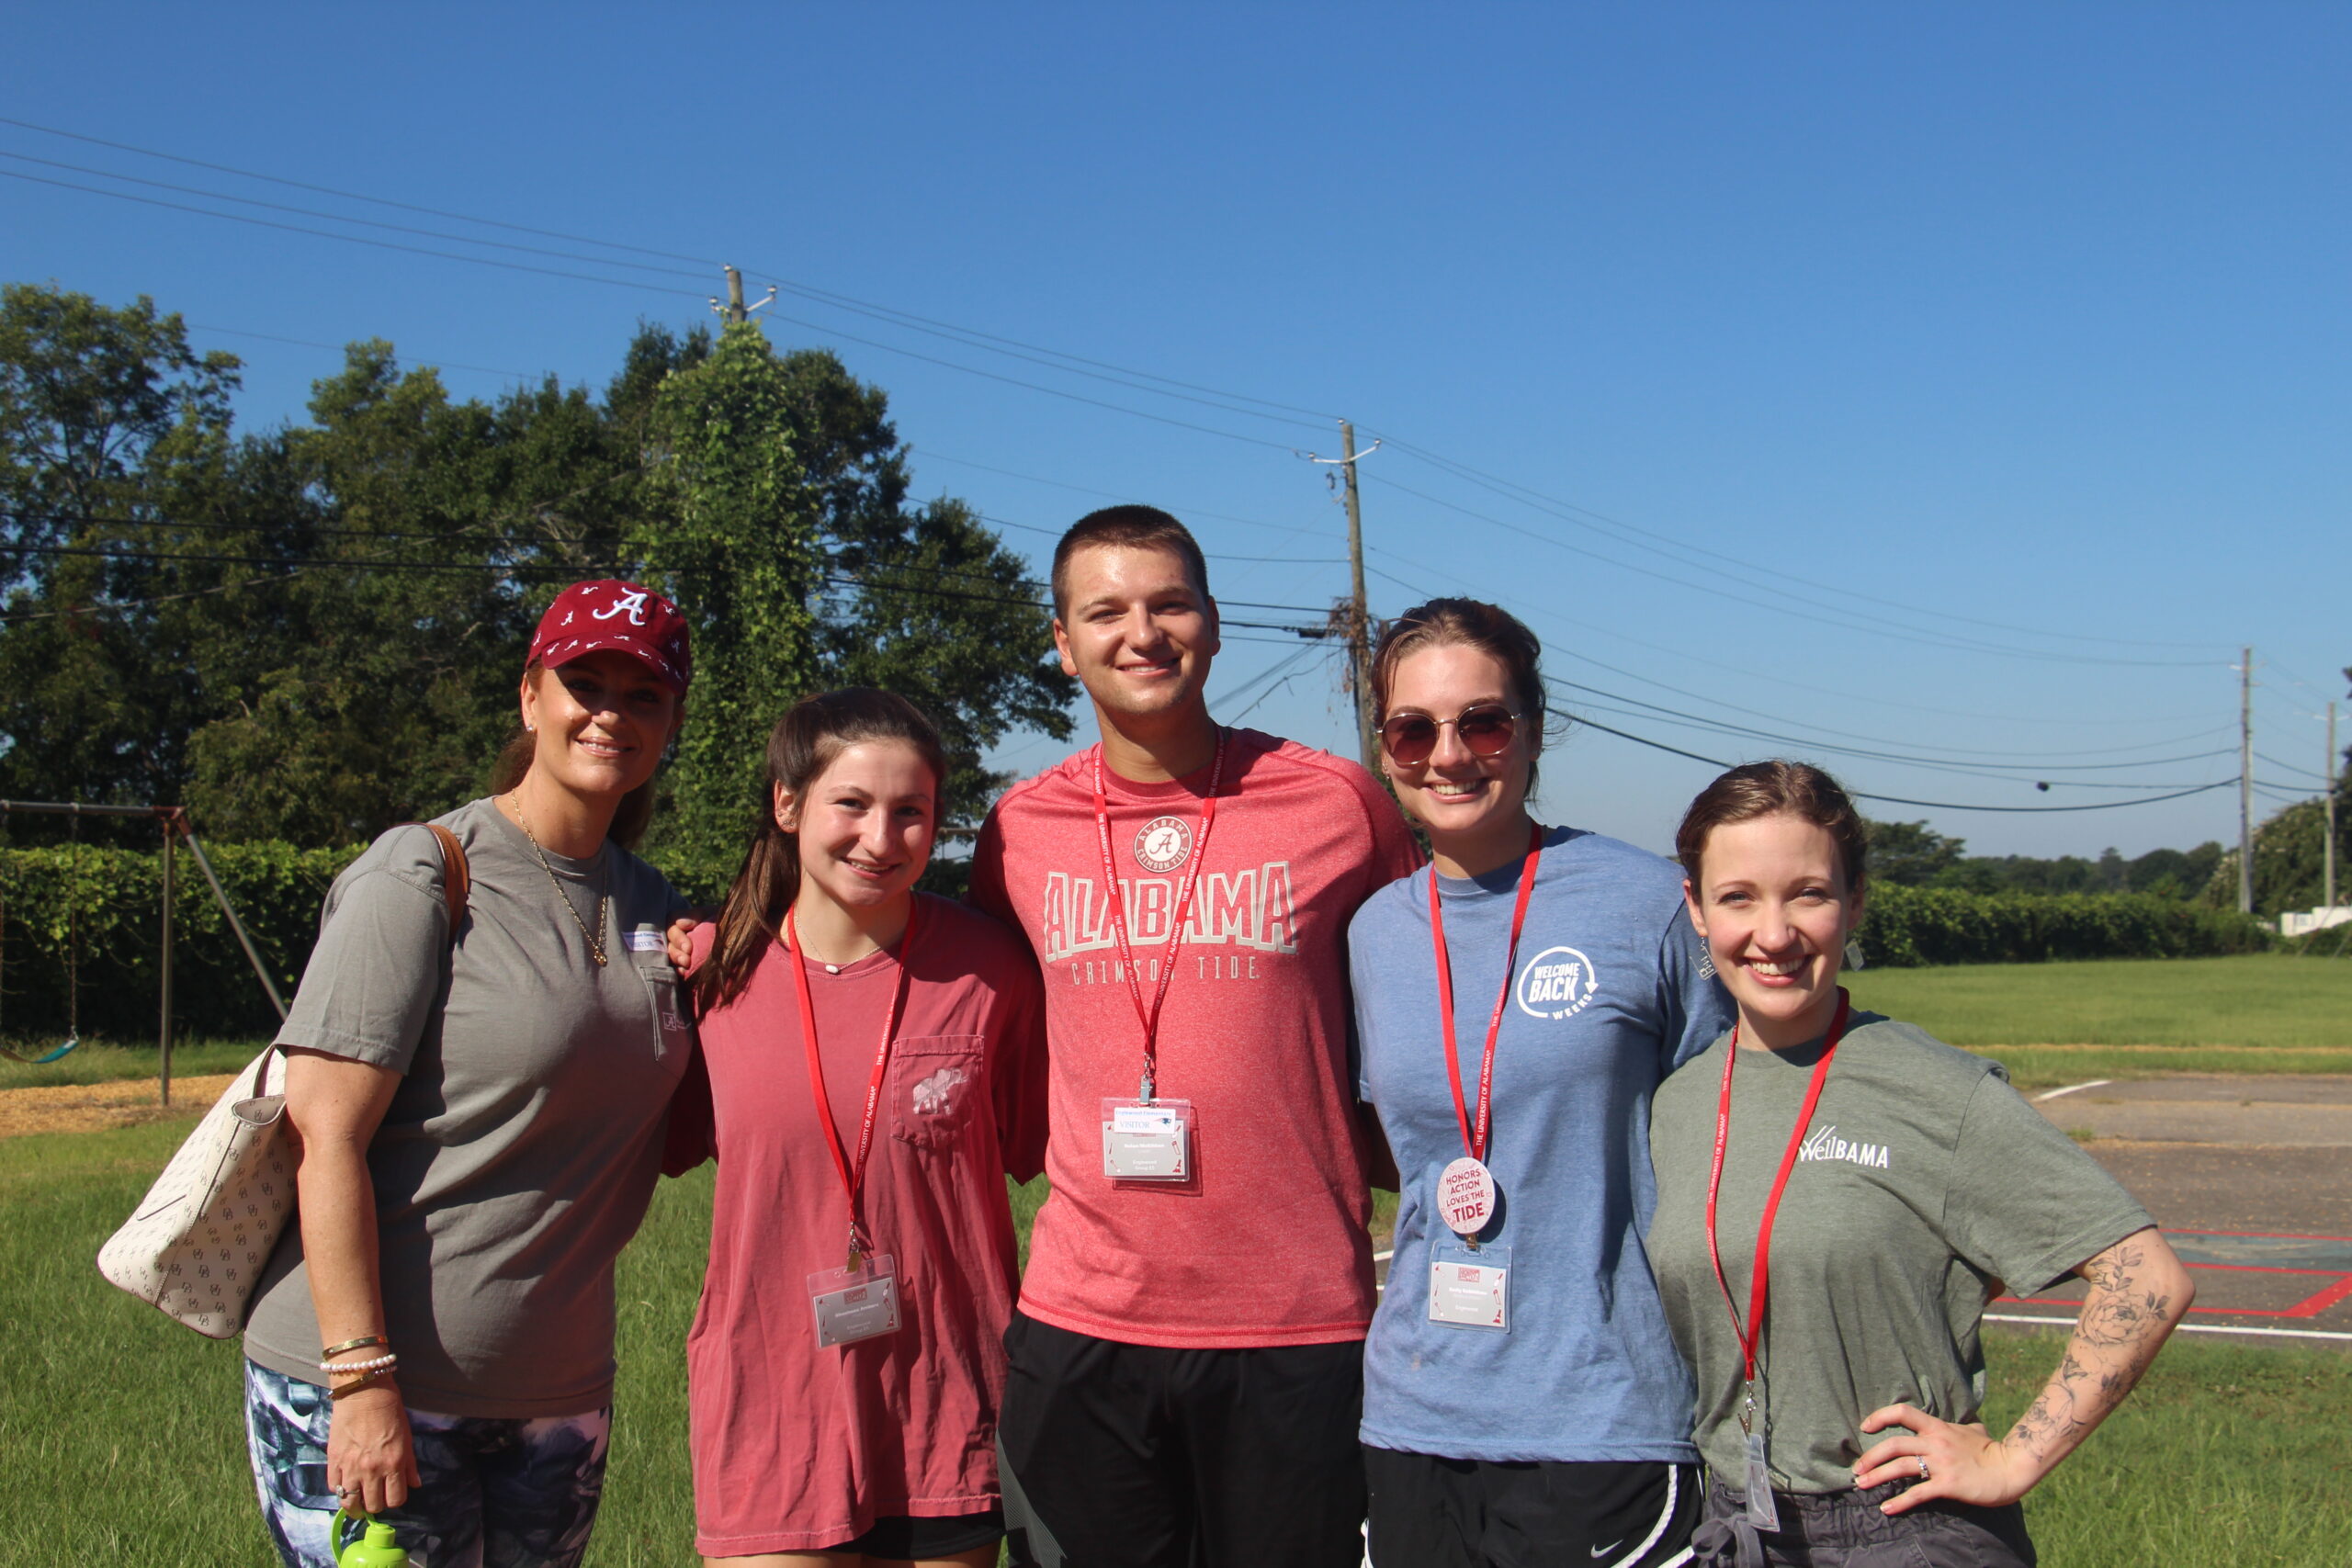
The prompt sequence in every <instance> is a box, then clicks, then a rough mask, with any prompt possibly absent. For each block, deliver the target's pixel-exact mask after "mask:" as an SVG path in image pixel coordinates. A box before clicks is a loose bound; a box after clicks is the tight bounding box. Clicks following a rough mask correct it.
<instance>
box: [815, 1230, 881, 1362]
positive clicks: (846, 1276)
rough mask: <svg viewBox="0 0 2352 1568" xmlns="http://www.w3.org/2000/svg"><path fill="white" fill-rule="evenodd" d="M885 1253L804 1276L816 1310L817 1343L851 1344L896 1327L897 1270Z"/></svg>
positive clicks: (829, 1345)
mask: <svg viewBox="0 0 2352 1568" xmlns="http://www.w3.org/2000/svg"><path fill="white" fill-rule="evenodd" d="M892 1261H893V1260H892V1259H891V1258H890V1256H889V1254H888V1253H883V1254H880V1255H878V1256H871V1257H866V1258H860V1259H858V1261H857V1262H855V1263H854V1264H852V1265H851V1266H850V1267H848V1268H846V1269H821V1270H820V1271H819V1272H817V1273H814V1274H811V1275H809V1306H810V1307H811V1308H813V1309H814V1310H815V1312H816V1314H817V1346H818V1348H820V1349H831V1348H832V1347H833V1346H836V1345H854V1344H855V1343H857V1342H858V1341H859V1340H861V1339H872V1338H875V1337H878V1336H880V1335H884V1334H895V1333H897V1332H898V1329H899V1281H898V1278H897V1275H898V1270H897V1269H895V1268H894V1267H892Z"/></svg>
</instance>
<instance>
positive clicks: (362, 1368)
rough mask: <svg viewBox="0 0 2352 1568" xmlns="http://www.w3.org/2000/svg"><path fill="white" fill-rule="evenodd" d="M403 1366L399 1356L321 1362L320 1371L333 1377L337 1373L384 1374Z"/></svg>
mask: <svg viewBox="0 0 2352 1568" xmlns="http://www.w3.org/2000/svg"><path fill="white" fill-rule="evenodd" d="M400 1364H401V1359H400V1358H399V1357H398V1356H392V1355H385V1356H377V1357H375V1358H373V1359H368V1360H365V1361H321V1362H320V1363H319V1371H322V1372H325V1373H327V1374H328V1375H330V1376H333V1375H334V1373H336V1372H383V1371H390V1370H391V1369H392V1368H394V1367H397V1366H399V1365H400Z"/></svg>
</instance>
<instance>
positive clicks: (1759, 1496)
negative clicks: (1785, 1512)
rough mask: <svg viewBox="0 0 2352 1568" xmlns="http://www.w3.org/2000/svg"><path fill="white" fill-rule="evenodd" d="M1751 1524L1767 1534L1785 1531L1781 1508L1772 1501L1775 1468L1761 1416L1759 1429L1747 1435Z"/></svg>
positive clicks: (1758, 1420)
mask: <svg viewBox="0 0 2352 1568" xmlns="http://www.w3.org/2000/svg"><path fill="white" fill-rule="evenodd" d="M1747 1522H1748V1523H1749V1524H1751V1525H1754V1526H1755V1527H1756V1528H1757V1529H1759V1530H1762V1531H1764V1532H1766V1533H1767V1534H1773V1533H1777V1532H1778V1531H1779V1529H1780V1528H1781V1508H1780V1505H1779V1504H1777V1503H1776V1502H1774V1501H1773V1500H1772V1467H1771V1465H1770V1462H1769V1461H1767V1459H1766V1457H1765V1451H1764V1424H1763V1416H1762V1413H1761V1412H1760V1411H1759V1412H1758V1417H1757V1423H1756V1427H1755V1429H1754V1430H1753V1431H1751V1432H1749V1433H1748V1434H1747Z"/></svg>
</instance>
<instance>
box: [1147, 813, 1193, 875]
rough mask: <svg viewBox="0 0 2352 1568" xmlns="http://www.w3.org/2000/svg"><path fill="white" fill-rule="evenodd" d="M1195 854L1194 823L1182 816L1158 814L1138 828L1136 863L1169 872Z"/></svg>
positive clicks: (1151, 870) (1150, 868)
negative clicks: (1159, 815)
mask: <svg viewBox="0 0 2352 1568" xmlns="http://www.w3.org/2000/svg"><path fill="white" fill-rule="evenodd" d="M1192 858H1193V829H1192V825H1191V824H1190V823H1188V822H1186V821H1185V820H1184V819H1183V818H1181V817H1155V818H1152V819H1151V820H1150V821H1148V822H1147V823H1145V824H1144V825H1143V826H1142V827H1141V828H1139V829H1136V864H1138V865H1140V866H1142V867H1143V868H1144V870H1146V871H1148V872H1154V873H1157V874H1161V875H1165V874H1168V873H1169V872H1171V871H1174V870H1175V869H1176V868H1177V867H1178V866H1181V865H1182V864H1183V863H1185V862H1186V861H1188V860H1190V859H1192Z"/></svg>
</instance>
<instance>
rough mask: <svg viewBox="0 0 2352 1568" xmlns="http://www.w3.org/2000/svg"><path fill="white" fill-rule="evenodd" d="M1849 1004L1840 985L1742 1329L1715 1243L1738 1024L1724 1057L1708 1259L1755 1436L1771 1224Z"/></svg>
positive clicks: (1768, 1214)
mask: <svg viewBox="0 0 2352 1568" xmlns="http://www.w3.org/2000/svg"><path fill="white" fill-rule="evenodd" d="M1849 1005H1850V1003H1849V998H1848V997H1847V995H1846V987H1843V986H1840V987H1838V1012H1837V1016H1836V1017H1835V1018H1833V1019H1831V1020H1830V1023H1829V1037H1828V1039H1827V1040H1826V1042H1825V1043H1823V1045H1822V1048H1821V1060H1819V1061H1818V1062H1815V1064H1814V1065H1813V1077H1812V1080H1811V1081H1810V1082H1809V1083H1808V1084H1806V1086H1805V1091H1804V1109H1803V1110H1801V1111H1798V1112H1797V1124H1796V1129H1795V1130H1794V1131H1793V1132H1792V1133H1791V1134H1789V1146H1788V1148H1787V1150H1786V1151H1785V1152H1784V1153H1783V1154H1782V1155H1781V1169H1780V1172H1779V1174H1778V1175H1776V1176H1774V1177H1773V1178H1772V1190H1771V1193H1770V1195H1769V1196H1768V1197H1766V1199H1765V1200H1764V1216H1763V1218H1762V1219H1761V1220H1760V1221H1759V1222H1758V1224H1757V1227H1756V1263H1755V1271H1754V1273H1753V1275H1752V1276H1751V1277H1750V1279H1749V1281H1748V1292H1747V1324H1746V1325H1744V1326H1743V1325H1741V1323H1740V1319H1739V1307H1738V1305H1737V1304H1736V1303H1734V1302H1733V1300H1732V1295H1731V1282H1730V1281H1729V1280H1726V1279H1725V1278H1724V1258H1723V1253H1722V1251H1721V1249H1719V1248H1718V1247H1716V1245H1715V1196H1716V1194H1717V1193H1718V1192H1719V1191H1720V1190H1722V1188H1723V1182H1724V1150H1725V1149H1726V1148H1728V1147H1729V1146H1730V1145H1731V1073H1732V1067H1733V1065H1734V1064H1735V1063H1736V1062H1737V1061H1738V1059H1739V1051H1740V1044H1739V1026H1738V1025H1736V1024H1734V1025H1733V1026H1732V1032H1731V1048H1730V1049H1729V1050H1728V1051H1727V1052H1725V1053H1724V1087H1723V1093H1722V1095H1721V1096H1720V1097H1719V1098H1718V1099H1717V1100H1716V1102H1715V1157H1714V1165H1713V1168H1711V1169H1710V1170H1709V1171H1708V1173H1707V1256H1708V1258H1710V1259H1712V1260H1713V1263H1714V1266H1715V1283H1716V1285H1717V1286H1718V1287H1720V1288H1721V1289H1722V1291H1723V1293H1724V1310H1725V1311H1727V1312H1729V1313H1730V1314H1731V1327H1732V1332H1733V1333H1734V1334H1736V1335H1737V1336H1738V1337H1739V1354H1740V1363H1741V1371H1742V1375H1743V1377H1744V1379H1745V1381H1746V1385H1747V1401H1746V1403H1745V1404H1743V1405H1742V1406H1741V1408H1740V1413H1739V1428H1740V1430H1741V1431H1743V1432H1747V1433H1750V1434H1753V1432H1754V1430H1755V1425H1754V1424H1755V1418H1756V1351H1757V1348H1758V1347H1759V1346H1760V1345H1761V1344H1762V1343H1763V1339H1764V1304H1765V1295H1766V1292H1767V1290H1768V1288H1769V1285H1770V1277H1771V1258H1772V1221H1773V1219H1774V1218H1775V1217H1776V1216H1777V1215H1778V1214H1779V1213H1780V1212H1781V1193H1783V1192H1785V1191H1786V1190H1788V1186H1789V1172H1790V1171H1792V1170H1793V1169H1795V1168H1796V1163H1797V1151H1798V1149H1799V1148H1801V1147H1802V1146H1803V1145H1804V1132H1805V1129H1806V1128H1807V1127H1810V1126H1812V1125H1813V1112H1814V1110H1815V1107H1817V1106H1819V1105H1820V1103H1821V1086H1822V1084H1823V1083H1824V1082H1825V1081H1826V1079H1827V1078H1828V1077H1829V1063H1830V1059H1831V1058H1832V1057H1834V1056H1836V1055H1838V1041H1839V1039H1841V1038H1842V1037H1843V1036H1844V1035H1845V1032H1846V1015H1847V1012H1848V1010H1849Z"/></svg>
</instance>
